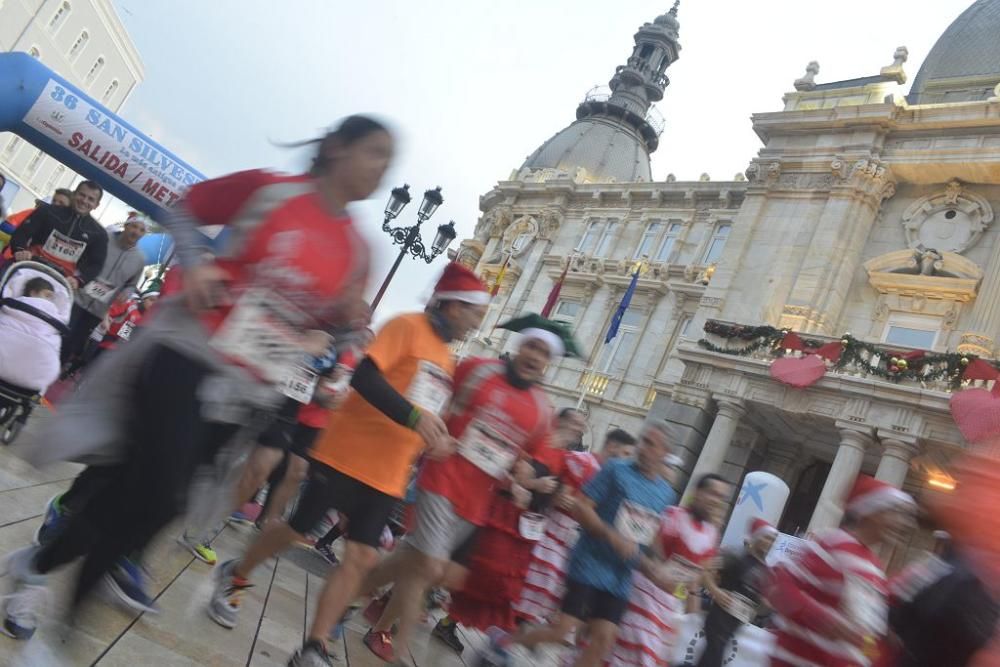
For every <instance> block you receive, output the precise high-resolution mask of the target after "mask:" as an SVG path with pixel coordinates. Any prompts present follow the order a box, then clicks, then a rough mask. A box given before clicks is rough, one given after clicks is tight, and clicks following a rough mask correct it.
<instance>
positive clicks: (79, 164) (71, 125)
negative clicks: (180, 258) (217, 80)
mask: <svg viewBox="0 0 1000 667" xmlns="http://www.w3.org/2000/svg"><path fill="white" fill-rule="evenodd" d="M0 131H6V132H13V133H14V134H17V135H18V136H20V137H21V138H23V139H24V140H25V141H27V142H29V143H31V144H33V145H34V146H36V147H37V148H38V149H40V150H42V151H44V152H45V153H47V154H48V155H51V156H52V157H54V158H55V159H56V160H58V161H59V162H61V163H63V164H65V165H66V166H67V167H69V168H70V169H72V170H74V171H76V172H77V173H78V174H80V175H81V176H83V177H85V178H87V179H89V180H92V181H96V182H97V183H100V184H101V186H102V187H104V189H105V190H106V191H107V192H110V193H111V194H112V195H114V196H115V197H118V198H119V199H121V200H122V201H124V202H125V203H126V204H128V205H129V206H131V207H133V208H135V209H137V210H139V211H142V212H143V213H145V214H147V215H149V216H150V217H152V218H153V219H154V220H162V219H163V217H164V215H165V214H166V212H167V210H168V209H169V208H170V207H171V206H173V205H174V204H175V203H176V202H177V201H178V200H179V199H180V197H181V196H182V194H183V192H184V190H186V189H187V188H188V187H190V186H191V185H193V184H195V183H197V182H198V181H203V180H205V176H204V175H202V174H201V173H200V172H199V171H197V170H195V169H194V168H193V167H191V166H190V165H189V164H187V163H186V162H184V161H183V160H181V159H180V158H178V157H177V156H176V155H174V154H173V153H171V152H170V151H168V150H167V149H165V148H163V147H162V146H160V145H159V144H158V143H156V142H155V141H153V140H152V139H150V138H149V137H147V136H146V135H145V134H143V133H142V132H140V131H139V130H137V129H135V128H134V127H133V126H132V125H130V124H128V123H127V122H125V121H124V120H122V119H121V118H120V117H118V116H117V115H115V114H114V113H112V112H111V111H109V110H108V109H107V108H105V107H104V106H103V105H102V104H100V103H98V102H97V101H96V100H94V99H93V98H92V97H90V96H89V95H87V93H85V92H83V91H82V90H80V89H79V88H77V87H76V86H74V85H73V84H71V83H70V82H69V81H67V80H66V79H64V78H63V77H61V76H59V75H58V74H56V73H55V72H53V71H52V70H50V69H49V68H48V67H46V66H45V65H43V64H42V63H40V62H39V61H38V60H37V59H35V58H33V57H31V56H30V55H28V54H27V53H20V52H16V53H3V54H0Z"/></svg>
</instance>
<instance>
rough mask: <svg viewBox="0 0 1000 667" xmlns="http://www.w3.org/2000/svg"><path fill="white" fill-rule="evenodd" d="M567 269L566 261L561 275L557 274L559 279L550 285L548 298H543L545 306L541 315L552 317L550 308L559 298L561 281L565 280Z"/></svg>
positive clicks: (554, 305)
mask: <svg viewBox="0 0 1000 667" xmlns="http://www.w3.org/2000/svg"><path fill="white" fill-rule="evenodd" d="M568 271H569V262H566V268H565V269H563V272H562V275H561V276H559V280H557V281H556V284H555V285H553V286H552V290H551V291H550V292H549V298H548V299H546V300H545V307H544V308H542V317H552V309H553V308H555V307H556V302H557V301H558V300H559V292H561V291H562V286H563V283H564V282H565V281H566V273H567V272H568Z"/></svg>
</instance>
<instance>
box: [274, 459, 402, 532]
mask: <svg viewBox="0 0 1000 667" xmlns="http://www.w3.org/2000/svg"><path fill="white" fill-rule="evenodd" d="M397 502H399V498H395V497H393V496H390V495H389V494H387V493H382V492H381V491H379V490H377V489H373V488H372V487H370V486H368V485H367V484H365V483H364V482H360V481H358V480H356V479H354V478H353V477H350V476H348V475H345V474H344V473H342V472H340V471H337V470H334V469H333V468H331V467H330V466H328V465H325V464H323V463H319V462H318V461H313V462H312V464H311V465H310V466H309V479H308V480H307V481H306V486H305V489H303V490H302V496H301V497H300V498H299V504H298V506H297V507H296V508H295V514H293V515H292V518H291V520H290V521H289V522H288V525H289V526H291V527H292V530H294V531H295V532H297V533H302V534H305V533H309V532H311V531H312V530H313V529H314V528H315V527H316V526H317V525H318V524H319V522H320V520H321V519H322V518H323V517H324V516H326V513H327V512H328V511H329V510H331V509H335V510H337V511H338V512H340V513H341V514H343V515H344V516H346V517H347V539H348V540H350V541H351V542H358V543H360V544H365V545H367V546H370V547H375V548H378V546H379V542H380V540H381V537H382V530H383V529H384V528H385V525H386V524H387V523H388V522H389V517H390V516H391V515H392V511H393V508H395V506H396V503H397Z"/></svg>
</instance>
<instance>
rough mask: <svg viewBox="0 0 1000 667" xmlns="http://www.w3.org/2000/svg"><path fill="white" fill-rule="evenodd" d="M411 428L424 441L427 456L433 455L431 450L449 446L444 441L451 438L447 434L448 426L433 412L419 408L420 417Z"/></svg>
mask: <svg viewBox="0 0 1000 667" xmlns="http://www.w3.org/2000/svg"><path fill="white" fill-rule="evenodd" d="M413 430H414V431H416V432H417V435H419V436H420V438H421V439H422V440H423V441H424V446H425V447H426V448H427V454H428V456H431V457H433V456H434V453H433V452H435V451H440V450H441V449H444V448H446V447H448V446H449V445H448V443H447V442H446V441H447V440H450V439H451V436H450V435H448V427H447V426H445V425H444V422H443V421H441V418H440V417H438V416H437V415H436V414H434V413H433V412H427V411H426V410H421V411H420V419H418V420H417V424H416V426H414V427H413Z"/></svg>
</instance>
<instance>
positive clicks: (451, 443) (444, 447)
mask: <svg viewBox="0 0 1000 667" xmlns="http://www.w3.org/2000/svg"><path fill="white" fill-rule="evenodd" d="M457 450H458V440H455V439H454V438H452V437H451V436H445V437H444V439H442V440H441V441H440V442H439V443H438V444H436V445H433V446H429V447H428V448H427V450H426V452H427V458H429V459H431V460H432V461H444V460H445V459H446V458H448V457H449V456H451V455H452V454H454V453H455V452H456V451H457Z"/></svg>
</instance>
